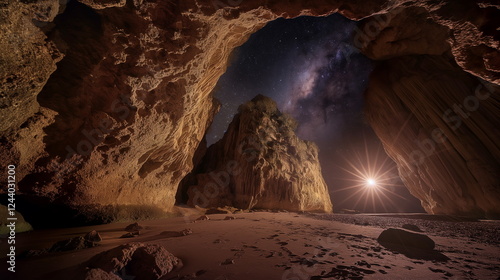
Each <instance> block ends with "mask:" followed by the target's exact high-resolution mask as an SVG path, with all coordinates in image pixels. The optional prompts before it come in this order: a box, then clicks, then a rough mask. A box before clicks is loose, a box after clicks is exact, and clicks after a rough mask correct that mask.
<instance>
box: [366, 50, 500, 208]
mask: <svg viewBox="0 0 500 280" xmlns="http://www.w3.org/2000/svg"><path fill="white" fill-rule="evenodd" d="M498 93H499V91H498V87H496V86H493V85H491V84H489V83H487V82H484V81H483V82H481V81H479V80H478V79H476V78H474V77H472V76H471V75H469V74H468V73H465V72H463V71H462V70H461V69H459V68H458V67H457V66H456V65H455V64H454V62H453V61H450V59H449V58H446V57H442V56H429V55H420V56H405V57H400V58H394V59H391V60H387V61H384V62H383V63H381V64H380V65H379V66H378V67H377V69H375V71H374V73H373V75H372V77H371V80H370V85H369V88H368V90H367V94H366V98H367V107H366V112H367V114H366V115H367V117H368V119H369V121H370V123H371V124H372V127H373V129H374V130H375V132H376V133H377V135H378V136H379V137H380V139H381V140H382V142H383V144H384V147H385V149H386V151H387V153H388V154H389V155H390V156H391V157H392V158H393V159H394V161H395V162H396V163H397V164H398V168H399V174H400V176H401V178H402V179H403V181H404V183H405V185H406V186H407V187H408V189H409V190H410V192H411V193H412V194H413V195H414V196H416V197H417V198H419V199H420V200H421V201H422V206H423V207H424V209H425V210H426V211H428V212H429V213H436V214H437V213H441V214H463V215H467V214H472V215H476V216H484V215H486V216H492V217H494V216H498V215H499V214H500V209H499V208H498V201H500V189H499V185H500V170H499V169H500V167H499V159H500V147H499V145H498V138H499V137H500V130H499V129H498V116H499V113H500V109H499V108H500V107H499V105H500V98H499V97H500V96H499V95H498Z"/></svg>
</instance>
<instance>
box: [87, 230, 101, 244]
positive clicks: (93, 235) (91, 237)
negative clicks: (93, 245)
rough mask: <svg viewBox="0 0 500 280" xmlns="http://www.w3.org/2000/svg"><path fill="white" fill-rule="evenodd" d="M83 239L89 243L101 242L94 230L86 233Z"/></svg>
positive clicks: (99, 236)
mask: <svg viewBox="0 0 500 280" xmlns="http://www.w3.org/2000/svg"><path fill="white" fill-rule="evenodd" d="M83 238H84V239H85V240H87V241H90V242H101V241H102V237H101V235H100V234H99V233H98V232H97V231H95V230H93V231H91V232H89V233H87V234H86V235H85V236H84V237H83Z"/></svg>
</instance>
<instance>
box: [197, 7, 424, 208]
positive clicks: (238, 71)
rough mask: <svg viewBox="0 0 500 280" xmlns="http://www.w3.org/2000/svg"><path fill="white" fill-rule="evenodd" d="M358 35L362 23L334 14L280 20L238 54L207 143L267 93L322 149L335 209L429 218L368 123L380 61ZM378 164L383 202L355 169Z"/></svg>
mask: <svg viewBox="0 0 500 280" xmlns="http://www.w3.org/2000/svg"><path fill="white" fill-rule="evenodd" d="M354 30H355V22H353V21H350V20H348V19H346V18H344V17H342V16H340V15H331V16H328V17H298V18H295V19H277V20H275V21H272V22H270V23H268V24H267V25H266V26H265V27H264V28H262V29H261V30H259V31H258V32H257V33H255V34H253V35H252V36H251V37H250V38H249V40H248V41H247V42H246V43H245V44H244V45H242V46H241V47H239V48H237V49H236V50H235V51H234V52H233V54H232V56H231V61H230V64H229V67H228V69H227V71H226V73H225V74H224V75H223V76H222V77H221V78H220V79H219V82H218V84H217V86H216V88H215V90H214V95H215V97H216V98H217V99H218V100H219V101H220V102H221V110H220V112H219V113H218V114H217V115H216V117H215V119H214V122H213V124H212V126H211V127H210V129H209V131H208V133H207V142H208V144H209V145H210V144H213V143H215V142H216V141H218V140H219V139H220V138H222V136H223V135H224V132H225V130H226V129H227V127H228V125H229V123H230V122H231V120H232V119H233V117H234V114H235V113H236V112H237V109H238V106H239V105H241V104H243V103H245V102H247V101H249V100H251V99H252V98H253V97H254V96H256V95H257V94H262V95H266V96H269V97H271V98H272V99H274V100H275V101H276V102H277V104H278V107H279V109H280V110H281V111H282V112H285V113H288V114H290V115H291V116H293V117H294V118H295V119H296V120H297V121H298V124H299V126H298V128H297V131H296V133H297V135H298V136H299V137H300V138H302V139H305V140H310V141H314V142H316V144H317V145H318V147H319V149H320V163H321V167H322V171H323V177H324V178H325V181H326V183H327V185H328V187H329V190H330V195H331V197H332V200H333V203H334V207H335V210H337V211H338V210H340V209H343V208H347V209H356V210H359V211H366V212H382V211H388V212H422V208H421V207H420V203H419V201H418V200H417V199H416V198H414V197H413V196H411V195H410V194H409V193H408V190H407V189H406V188H405V187H404V186H403V183H402V182H401V181H400V179H399V177H398V176H397V170H396V167H395V164H394V162H392V161H391V160H390V159H389V158H388V157H387V155H386V154H385V152H384V151H383V147H382V145H381V143H380V141H379V140H378V139H377V138H376V136H375V134H374V132H373V131H372V130H371V128H370V127H369V125H368V124H367V123H366V121H365V120H364V118H363V112H362V111H363V92H364V90H365V88H366V86H367V83H368V79H369V75H370V73H371V71H372V69H373V67H374V62H372V61H370V60H369V59H368V58H366V57H365V56H363V55H362V54H361V53H359V51H358V50H357V49H356V48H355V47H354V46H353V45H352V37H353V32H354ZM375 164H377V165H378V166H377V168H378V167H381V168H382V169H383V170H384V171H385V172H388V174H391V184H390V186H388V188H390V189H389V190H388V192H387V193H386V195H385V196H384V195H382V196H377V199H378V200H380V201H377V199H375V200H372V199H371V198H370V194H366V193H363V192H362V190H361V189H360V188H362V187H355V185H356V184H359V182H357V181H356V180H358V178H357V177H356V176H354V174H352V173H355V172H353V168H358V167H359V169H363V168H365V167H366V166H368V165H375ZM357 190H358V191H361V192H356V191H357ZM386 196H387V197H386ZM380 197H381V198H380Z"/></svg>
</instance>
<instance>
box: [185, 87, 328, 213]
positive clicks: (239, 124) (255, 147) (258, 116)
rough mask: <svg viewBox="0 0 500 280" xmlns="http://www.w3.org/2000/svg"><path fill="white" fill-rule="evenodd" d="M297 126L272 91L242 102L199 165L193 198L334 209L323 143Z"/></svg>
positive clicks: (207, 203)
mask: <svg viewBox="0 0 500 280" xmlns="http://www.w3.org/2000/svg"><path fill="white" fill-rule="evenodd" d="M295 129H296V123H295V121H294V120H293V119H292V118H291V117H289V116H287V115H284V114H282V113H281V112H280V111H279V110H278V108H277V107H276V103H275V102H274V101H273V100H272V99H270V98H268V97H265V96H262V95H258V96H257V97H255V98H254V99H252V101H250V102H248V103H246V104H244V105H242V106H240V108H239V113H238V114H237V115H236V116H235V117H234V119H233V121H232V122H231V124H230V125H229V128H228V130H227V131H226V133H225V135H224V137H223V138H222V139H221V140H220V141H218V142H217V143H215V144H213V145H212V146H210V147H209V148H208V150H207V153H206V155H205V157H204V158H203V160H202V162H201V164H200V166H199V167H198V168H197V170H196V173H197V174H196V179H197V185H195V186H191V187H189V189H188V195H189V201H188V204H190V205H198V206H201V207H217V206H235V207H238V208H243V209H252V208H264V209H285V210H290V211H320V212H331V211H332V203H331V200H330V195H329V194H328V188H327V186H326V184H325V181H324V180H323V176H322V175H321V167H320V164H319V160H318V148H317V147H316V145H315V144H314V143H312V142H309V141H304V140H301V139H299V138H298V137H297V136H296V135H295V132H294V130H295Z"/></svg>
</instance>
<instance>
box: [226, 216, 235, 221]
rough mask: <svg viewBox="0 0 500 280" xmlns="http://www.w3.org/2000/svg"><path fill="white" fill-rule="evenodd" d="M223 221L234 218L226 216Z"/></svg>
mask: <svg viewBox="0 0 500 280" xmlns="http://www.w3.org/2000/svg"><path fill="white" fill-rule="evenodd" d="M224 220H225V221H227V220H234V217H233V216H226V217H225V218H224Z"/></svg>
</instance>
